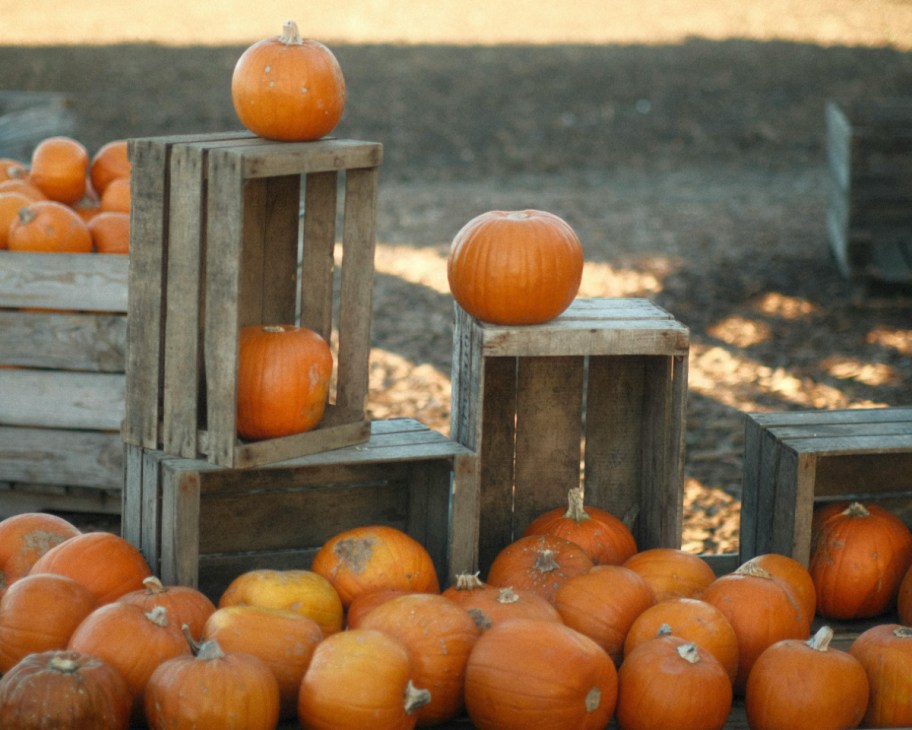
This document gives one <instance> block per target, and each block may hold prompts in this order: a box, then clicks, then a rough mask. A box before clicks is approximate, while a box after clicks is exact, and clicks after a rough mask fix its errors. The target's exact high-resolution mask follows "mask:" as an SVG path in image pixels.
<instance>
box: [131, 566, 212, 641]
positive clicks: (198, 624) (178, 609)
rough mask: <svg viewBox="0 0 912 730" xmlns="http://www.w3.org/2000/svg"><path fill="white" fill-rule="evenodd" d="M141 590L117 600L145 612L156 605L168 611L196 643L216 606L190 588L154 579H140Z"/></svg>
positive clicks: (199, 592)
mask: <svg viewBox="0 0 912 730" xmlns="http://www.w3.org/2000/svg"><path fill="white" fill-rule="evenodd" d="M143 585H144V586H145V587H144V588H140V589H137V590H135V591H130V592H129V593H126V594H124V595H123V596H121V597H120V598H119V599H118V600H119V601H122V602H124V603H135V604H136V605H138V606H140V607H141V608H142V609H143V610H144V611H151V610H152V609H153V608H155V607H156V606H164V607H165V608H167V609H168V615H169V616H170V617H171V620H172V621H174V622H175V623H176V624H177V625H178V626H184V625H186V626H187V628H188V629H189V631H190V635H191V636H192V637H193V638H194V639H195V640H197V641H199V639H200V637H201V636H202V633H203V626H205V624H206V621H207V620H208V618H209V617H210V616H211V615H212V614H213V613H214V612H215V604H213V603H212V601H211V600H210V599H209V597H208V596H207V595H206V594H205V593H202V592H201V591H199V590H197V589H196V588H193V587H192V586H181V585H168V586H166V585H164V584H162V582H161V580H159V579H158V578H157V577H156V576H154V575H150V576H149V577H148V578H146V579H145V580H143Z"/></svg>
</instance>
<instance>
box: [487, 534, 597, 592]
mask: <svg viewBox="0 0 912 730" xmlns="http://www.w3.org/2000/svg"><path fill="white" fill-rule="evenodd" d="M591 569H592V560H591V559H590V558H589V556H588V555H587V554H586V551H585V550H583V549H582V548H581V547H580V546H579V545H577V544H576V543H573V542H570V541H569V540H566V539H564V538H563V537H559V536H557V535H527V536H526V537H521V538H519V539H518V540H514V541H513V542H511V543H510V544H509V545H507V546H506V547H505V548H503V549H502V550H501V551H500V552H499V553H498V554H497V555H496V556H495V557H494V560H493V562H492V563H491V567H490V568H489V569H488V579H487V582H488V583H490V584H491V585H492V586H498V587H501V588H503V587H507V586H510V587H512V588H514V589H516V588H520V589H523V590H529V591H534V592H535V593H538V594H539V595H540V596H542V597H543V598H545V599H547V600H548V601H550V602H552V603H553V602H554V596H555V594H556V593H557V590H558V588H560V587H561V585H562V584H563V583H564V581H566V580H567V579H568V578H570V577H572V576H574V575H580V574H582V573H588V572H589V571H590V570H591Z"/></svg>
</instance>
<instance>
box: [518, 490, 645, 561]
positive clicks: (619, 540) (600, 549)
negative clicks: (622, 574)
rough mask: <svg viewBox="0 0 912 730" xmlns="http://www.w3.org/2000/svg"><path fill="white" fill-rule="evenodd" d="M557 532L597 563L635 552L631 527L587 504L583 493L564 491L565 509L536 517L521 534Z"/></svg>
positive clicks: (627, 555)
mask: <svg viewBox="0 0 912 730" xmlns="http://www.w3.org/2000/svg"><path fill="white" fill-rule="evenodd" d="M546 533H547V534H550V535H557V536H559V537H563V538H565V539H567V540H569V541H570V542H574V543H576V544H577V545H579V546H580V547H581V548H583V550H585V551H586V554H587V555H588V556H589V558H590V559H591V560H592V562H593V563H595V564H596V565H620V564H621V563H623V562H624V561H625V560H627V559H628V558H629V557H630V556H631V555H633V554H634V553H635V552H636V551H637V545H636V539H635V538H634V536H633V533H632V532H631V531H630V528H629V527H627V525H625V524H624V523H623V522H622V521H621V520H620V519H618V518H617V517H615V516H614V515H613V514H611V513H610V512H608V511H607V510H603V509H599V508H598V507H592V506H587V505H586V504H585V500H584V492H583V490H582V489H581V488H579V487H574V488H573V489H570V490H569V491H568V492H567V508H566V509H564V508H562V507H559V508H557V509H553V510H549V511H548V512H545V513H544V514H542V515H539V516H538V517H537V518H535V519H534V520H533V521H532V522H531V523H530V524H529V526H528V527H527V528H526V529H525V531H524V532H523V534H524V535H542V534H546Z"/></svg>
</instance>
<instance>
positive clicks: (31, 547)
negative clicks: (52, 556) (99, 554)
mask: <svg viewBox="0 0 912 730" xmlns="http://www.w3.org/2000/svg"><path fill="white" fill-rule="evenodd" d="M78 534H80V531H79V529H78V528H77V527H76V526H75V525H73V524H72V523H70V522H68V521H67V520H65V519H64V518H63V517H58V516H57V515H51V514H46V513H44V512H23V513H21V514H18V515H12V516H10V517H7V518H6V519H4V520H2V521H0V596H2V595H3V591H4V590H5V589H6V588H7V587H8V586H9V585H11V584H12V583H13V582H14V581H16V580H18V579H19V578H21V577H22V576H24V575H26V574H28V572H29V570H31V568H32V566H33V565H34V564H35V562H36V561H37V560H38V558H40V557H41V556H42V555H44V554H45V553H46V552H47V551H48V550H50V549H51V548H52V547H54V546H56V545H59V544H60V543H62V542H63V541H64V540H68V539H69V538H71V537H75V536H76V535H78Z"/></svg>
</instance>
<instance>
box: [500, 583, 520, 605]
mask: <svg viewBox="0 0 912 730" xmlns="http://www.w3.org/2000/svg"><path fill="white" fill-rule="evenodd" d="M518 600H519V596H517V595H516V592H515V591H514V590H513V587H512V586H507V587H506V588H501V589H500V593H498V594H497V602H498V603H516V602H517V601H518Z"/></svg>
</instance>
